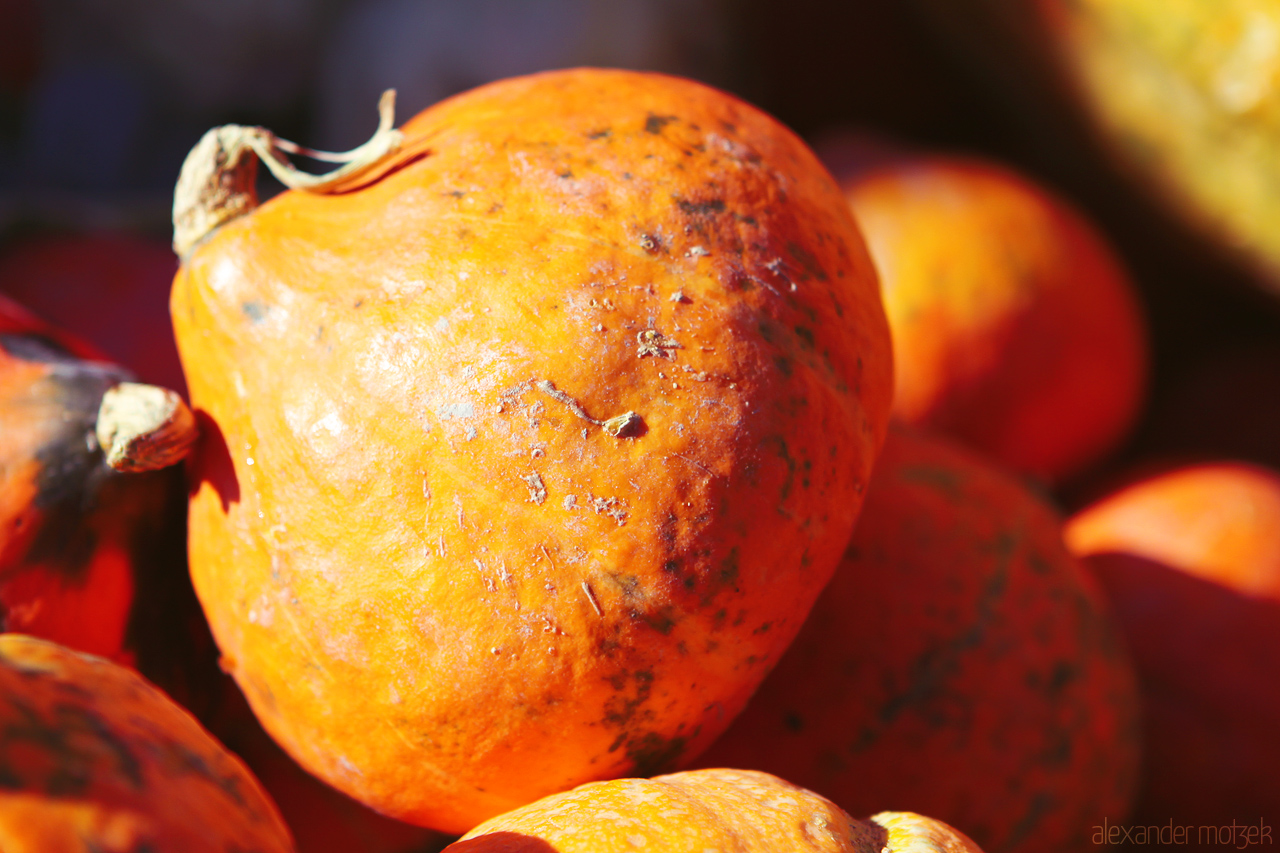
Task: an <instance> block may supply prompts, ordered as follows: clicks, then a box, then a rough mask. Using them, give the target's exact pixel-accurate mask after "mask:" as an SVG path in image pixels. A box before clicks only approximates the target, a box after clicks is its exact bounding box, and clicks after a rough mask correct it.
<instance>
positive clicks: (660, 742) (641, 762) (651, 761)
mask: <svg viewBox="0 0 1280 853" xmlns="http://www.w3.org/2000/svg"><path fill="white" fill-rule="evenodd" d="M686 743H687V741H686V740H685V738H683V737H673V738H667V737H663V736H662V735H660V734H658V733H657V732H645V733H644V734H643V735H640V736H639V737H635V738H630V739H628V740H627V745H626V752H627V758H628V759H630V761H631V765H632V770H631V774H630V775H632V776H640V777H644V776H654V775H657V774H659V773H666V772H668V771H670V770H673V769H675V766H676V762H677V761H679V759H680V756H681V755H682V754H684V748H685V744H686Z"/></svg>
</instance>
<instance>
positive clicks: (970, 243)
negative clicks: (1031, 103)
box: [843, 153, 1147, 482]
mask: <svg viewBox="0 0 1280 853" xmlns="http://www.w3.org/2000/svg"><path fill="white" fill-rule="evenodd" d="M843 185H844V187H845V191H846V193H847V195H848V198H849V203H850V204H851V205H852V207H853V210H854V214H855V216H856V218H857V220H858V223H859V225H860V226H861V227H862V230H863V234H864V236H865V237H866V240H867V246H868V248H869V249H870V251H871V256H872V258H873V259H874V260H875V263H876V267H877V268H878V270H879V273H880V277H881V284H882V288H883V293H884V304H885V312H886V313H887V314H888V317H889V325H890V328H891V330H892V332H893V351H894V365H895V371H896V376H895V379H896V382H895V387H894V407H893V411H894V415H895V416H896V417H898V418H901V419H902V420H903V421H905V422H906V423H909V424H914V425H917V426H924V427H929V428H931V429H934V430H937V431H940V432H944V433H947V434H950V435H953V436H955V437H956V438H959V439H961V440H962V441H964V442H965V443H967V444H969V445H970V446H972V447H975V448H977V449H979V450H982V451H983V452H984V453H986V454H988V455H989V456H991V457H993V458H994V459H996V460H999V461H1000V462H1001V463H1003V464H1005V465H1007V466H1009V467H1011V468H1013V469H1015V470H1018V471H1022V472H1026V473H1029V474H1032V475H1034V476H1036V477H1039V478H1041V479H1044V480H1046V481H1051V482H1057V481H1061V480H1064V479H1067V478H1070V477H1072V476H1074V475H1076V474H1079V473H1081V472H1082V471H1083V470H1084V469H1086V468H1088V466H1090V465H1091V464H1093V463H1096V462H1098V461H1099V460H1100V459H1101V458H1102V457H1103V456H1104V455H1105V454H1106V453H1108V452H1109V451H1111V450H1113V449H1115V448H1116V447H1117V445H1118V444H1119V442H1120V441H1121V440H1123V439H1124V438H1125V436H1126V435H1127V433H1128V431H1129V429H1130V427H1131V426H1132V425H1133V423H1134V420H1135V419H1136V417H1137V415H1138V413H1139V411H1140V409H1141V405H1142V402H1143V398H1144V396H1145V383H1146V373H1147V342H1146V331H1145V327H1144V321H1143V316H1142V311H1141V309H1140V307H1139V304H1138V302H1137V297H1136V294H1135V292H1134V290H1133V287H1132V284H1131V283H1130V281H1129V279H1128V276H1127V274H1126V272H1125V270H1124V267H1123V266H1122V265H1121V263H1120V261H1119V259H1118V258H1117V257H1116V256H1115V255H1114V253H1113V252H1112V251H1111V249H1110V248H1109V247H1108V245H1107V243H1106V241H1105V240H1104V239H1103V237H1102V236H1101V235H1100V234H1099V233H1098V232H1097V231H1096V230H1095V229H1094V228H1093V227H1092V226H1091V225H1090V224H1089V223H1088V222H1087V221H1086V220H1085V219H1084V218H1083V217H1082V216H1081V215H1080V214H1079V213H1077V212H1076V211H1075V210H1073V209H1072V208H1071V207H1070V206H1069V205H1068V204H1067V203H1066V202H1064V201H1063V200H1061V199H1059V198H1056V197H1054V196H1053V195H1052V194H1051V193H1049V192H1048V191H1046V190H1045V189H1043V188H1042V187H1039V186H1037V185H1036V184H1034V183H1033V182H1032V181H1030V180H1028V179H1026V178H1024V177H1021V176H1020V175H1017V174H1015V173H1013V172H1012V171H1010V170H1008V169H1005V168H1002V167H999V166H995V165H992V164H988V163H984V162H980V161H976V160H966V159H959V158H950V157H942V156H930V155H914V156H913V155H908V154H903V155H902V156H899V157H884V156H883V153H881V156H880V157H879V158H877V159H876V160H875V161H873V163H872V165H870V166H869V167H867V168H864V169H859V170H855V171H853V172H852V173H849V174H846V175H845V176H844V177H843Z"/></svg>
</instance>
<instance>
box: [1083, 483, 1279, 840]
mask: <svg viewBox="0 0 1280 853" xmlns="http://www.w3.org/2000/svg"><path fill="white" fill-rule="evenodd" d="M1066 532H1067V542H1068V544H1069V545H1070V546H1071V547H1072V548H1073V549H1074V550H1075V551H1076V552H1077V553H1079V554H1081V555H1083V556H1085V557H1086V558H1087V562H1088V564H1089V566H1090V568H1092V569H1093V570H1094V572H1095V573H1096V574H1097V576H1098V578H1099V580H1100V581H1101V582H1102V584H1103V586H1104V587H1105V588H1106V591H1107V593H1108V595H1109V596H1110V598H1111V600H1112V602H1113V603H1114V607H1115V610H1116V612H1117V614H1118V616H1119V618H1120V623H1121V627H1122V628H1123V630H1124V633H1125V636H1126V638H1127V639H1128V642H1129V645H1130V646H1131V647H1132V649H1133V654H1134V659H1135V662H1136V664H1137V667H1138V675H1139V678H1140V679H1141V684H1142V690H1143V706H1144V725H1145V734H1146V743H1147V747H1146V753H1147V759H1146V762H1145V768H1144V772H1143V786H1142V793H1141V796H1140V797H1139V800H1138V810H1137V813H1136V814H1135V816H1134V820H1135V821H1137V822H1140V823H1143V824H1151V825H1155V824H1157V823H1159V824H1165V823H1167V822H1169V820H1170V819H1172V820H1173V821H1174V822H1175V823H1176V824H1178V825H1197V826H1199V825H1205V826H1208V825H1213V826H1223V825H1226V824H1230V823H1231V822H1232V821H1237V820H1238V821H1240V822H1244V823H1252V824H1253V825H1255V826H1256V825H1257V820H1258V819H1259V818H1263V819H1266V820H1267V821H1271V820H1272V819H1273V816H1274V815H1277V814H1280V777H1277V775H1276V767H1277V765H1280V729H1278V728H1277V726H1276V721H1277V720H1280V685H1278V684H1277V680H1276V677H1275V673H1276V672H1277V670H1280V473H1277V472H1276V471H1273V470H1271V469H1268V468H1264V467H1261V466H1255V465H1245V464H1240V463H1232V462H1206V463H1200V464H1195V465H1185V466H1181V467H1176V468H1169V469H1167V470H1163V471H1160V472H1158V473H1148V474H1146V475H1144V476H1141V477H1136V478H1134V479H1133V481H1132V482H1130V483H1128V484H1127V485H1125V486H1123V487H1120V488H1117V489H1115V490H1114V491H1112V492H1111V493H1110V494H1107V495H1106V496H1104V497H1102V498H1100V499H1099V500H1097V501H1095V502H1094V503H1093V504H1091V505H1089V506H1087V507H1085V508H1084V509H1082V510H1081V511H1079V512H1078V513H1076V514H1075V515H1074V516H1073V517H1072V518H1071V519H1070V521H1069V523H1068V525H1067V529H1066ZM1192 840H1193V841H1195V840H1199V841H1203V840H1204V839H1192ZM1218 843H1219V842H1218V840H1217V837H1216V836H1215V837H1214V838H1213V839H1212V841H1211V842H1210V843H1208V844H1205V845H1204V849H1214V848H1215V847H1216V845H1217V844H1218Z"/></svg>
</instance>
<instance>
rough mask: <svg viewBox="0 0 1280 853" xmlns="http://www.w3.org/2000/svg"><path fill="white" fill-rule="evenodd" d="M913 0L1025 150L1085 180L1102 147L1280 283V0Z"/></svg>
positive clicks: (1160, 197)
mask: <svg viewBox="0 0 1280 853" xmlns="http://www.w3.org/2000/svg"><path fill="white" fill-rule="evenodd" d="M909 5H910V6H912V7H915V8H916V9H917V10H918V12H919V13H920V14H922V16H923V20H924V21H926V22H927V23H928V24H929V25H931V26H932V27H933V28H934V29H936V30H937V32H938V34H939V35H940V36H941V38H942V43H943V44H946V45H948V46H949V47H951V48H953V49H955V50H956V51H958V52H959V53H960V55H961V56H962V57H963V58H964V59H965V60H966V62H967V64H968V65H969V70H970V72H973V73H974V76H975V77H977V78H978V79H979V80H980V81H981V82H982V83H984V84H986V86H987V87H988V88H989V89H990V90H991V91H993V92H995V93H997V94H999V95H1001V96H1003V98H1004V99H1005V100H1006V101H1007V106H1008V108H1009V112H1010V114H1011V115H1014V116H1016V117H1017V118H1018V119H1019V120H1020V121H1021V122H1023V123H1024V127H1023V128H1022V130H1023V131H1024V132H1028V133H1029V134H1030V135H1031V136H1032V137H1033V138H1034V141H1035V147H1034V149H1033V156H1037V157H1043V156H1044V155H1045V154H1046V153H1052V156H1053V157H1054V158H1055V159H1056V160H1057V161H1058V168H1059V169H1060V170H1065V171H1068V172H1071V171H1075V172H1076V174H1077V176H1078V177H1080V176H1082V174H1081V173H1080V172H1079V164H1080V161H1081V160H1082V159H1083V160H1085V161H1086V162H1088V161H1090V160H1096V157H1094V156H1092V155H1093V154H1094V152H1093V150H1090V149H1099V150H1100V153H1104V154H1105V155H1106V156H1107V157H1109V158H1110V159H1111V160H1112V161H1113V163H1114V164H1115V165H1116V166H1117V167H1119V168H1120V169H1121V170H1123V171H1124V172H1126V173H1127V174H1128V176H1129V177H1130V178H1131V179H1132V180H1133V181H1134V182H1136V183H1137V184H1139V185H1141V187H1142V188H1143V189H1145V190H1146V191H1147V195H1148V197H1149V198H1151V199H1153V200H1155V201H1156V202H1158V203H1159V204H1160V205H1161V207H1162V209H1164V210H1167V211H1168V212H1169V213H1172V214H1175V215H1176V216H1177V217H1178V218H1179V219H1181V221H1182V222H1184V223H1186V224H1189V225H1191V226H1193V227H1194V228H1196V229H1198V231H1199V233H1200V234H1202V235H1204V236H1206V237H1208V238H1210V240H1211V241H1212V242H1213V243H1214V244H1215V245H1216V246H1217V248H1218V250H1219V251H1225V252H1227V253H1229V254H1231V255H1232V256H1234V257H1235V258H1236V259H1237V261H1243V262H1244V264H1245V265H1247V266H1248V267H1251V268H1252V271H1253V272H1254V273H1255V275H1256V276H1257V277H1258V279H1259V281H1261V282H1262V283H1263V284H1264V285H1265V286H1266V287H1268V288H1269V290H1270V291H1271V293H1272V294H1273V295H1274V294H1276V293H1280V236H1277V235H1278V234H1280V229H1277V227H1276V224H1277V222H1278V221H1280V193H1277V191H1276V188H1277V186H1278V185H1280V163H1278V162H1277V159H1276V157H1275V150H1276V148H1277V146H1280V63H1278V62H1277V58H1276V57H1277V55H1278V54H1277V48H1278V47H1280V2H1278V1H1277V0H1220V2H1213V3H1206V2H1202V0H1036V2H1031V3H1027V2H1020V0H974V2H971V3H968V4H966V6H965V8H964V11H963V13H958V12H957V9H956V6H955V4H953V3H951V2H948V0H910V3H909ZM1117 188H1120V187H1118V186H1115V185H1113V186H1112V189H1111V192H1114V191H1115V189H1117ZM1120 189H1121V191H1123V188H1120ZM1100 200H1103V199H1102V198H1101V197H1100ZM1130 212H1132V211H1130ZM1148 215H1149V214H1148ZM1170 236H1171V234H1170V232H1168V231H1165V232H1164V233H1163V234H1162V235H1160V236H1157V237H1155V238H1154V239H1160V238H1161V237H1163V238H1164V239H1169V237H1170ZM1184 239H1185V238H1184ZM1151 250H1152V251H1156V250H1157V247H1155V246H1153V247H1152V248H1151ZM1163 251H1164V252H1165V253H1168V252H1169V251H1170V249H1169V247H1163ZM1177 251H1178V252H1180V253H1183V254H1184V256H1185V253H1184V250H1182V249H1181V248H1179V249H1178V250H1177Z"/></svg>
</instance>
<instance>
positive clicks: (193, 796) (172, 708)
mask: <svg viewBox="0 0 1280 853" xmlns="http://www.w3.org/2000/svg"><path fill="white" fill-rule="evenodd" d="M0 779H3V784H2V785H0V850H4V851H5V853H93V851H97V852H98V853H135V851H140V850H155V851H169V850H182V851H190V853H203V851H207V853H225V851H228V850H245V851H250V850H251V851H255V853H288V851H291V850H292V849H293V845H292V843H291V841H290V838H289V831H288V829H286V828H285V825H284V823H283V822H282V821H281V820H280V816H279V815H278V814H277V812H276V809H275V806H274V805H273V804H272V802H271V800H270V799H269V798H268V797H267V796H266V794H265V793H263V791H262V788H261V787H260V786H259V785H258V782H257V780H255V779H254V778H253V776H252V775H251V774H250V773H249V772H248V771H247V770H246V769H245V767H244V765H243V764H241V763H240V762H239V761H238V760H237V759H236V758H235V757H234V756H232V755H231V754H230V753H228V752H227V751H226V750H225V749H224V748H223V747H222V746H221V745H220V744H219V743H218V742H217V741H215V740H214V739H213V738H212V737H210V736H209V734H208V733H207V732H206V731H205V730H204V729H202V728H201V727H200V725H199V723H197V722H196V721H195V720H194V719H192V717H191V716H190V715H189V714H187V713H186V712H185V711H183V710H182V709H181V708H179V707H178V706H177V705H175V704H174V703H173V702H172V701H171V700H170V699H169V698H168V697H167V696H165V695H164V694H163V693H161V692H160V691H159V690H157V689H156V688H155V687H153V686H152V685H151V684H149V683H148V682H147V681H146V680H144V679H143V678H141V677H140V676H138V675H137V673H135V672H133V671H131V670H129V669H127V668H125V667H121V666H117V665H115V664H113V663H110V662H108V661H106V660H102V659H101V658H96V657H92V656H89V655H84V654H80V653H77V652H73V651H71V650H69V649H67V648H65V647H62V646H59V645H56V644H54V643H50V642H47V641H44V640H38V639H35V638H33V637H27V636H23V635H20V634H3V635H0Z"/></svg>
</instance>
